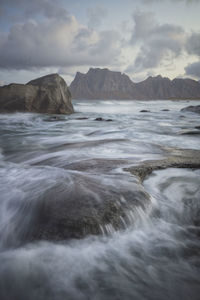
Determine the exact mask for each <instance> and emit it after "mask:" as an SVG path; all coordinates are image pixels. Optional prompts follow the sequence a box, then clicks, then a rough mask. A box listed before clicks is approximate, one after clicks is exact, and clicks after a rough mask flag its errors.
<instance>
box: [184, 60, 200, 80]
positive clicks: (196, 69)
mask: <svg viewBox="0 0 200 300" xmlns="http://www.w3.org/2000/svg"><path fill="white" fill-rule="evenodd" d="M185 74H186V75H190V76H194V77H196V78H200V61H197V62H194V63H192V64H189V65H188V66H187V67H185Z"/></svg>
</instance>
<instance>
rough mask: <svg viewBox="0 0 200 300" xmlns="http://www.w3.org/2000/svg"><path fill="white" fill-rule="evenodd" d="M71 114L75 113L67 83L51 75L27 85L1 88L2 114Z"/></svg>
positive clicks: (0, 108)
mask: <svg viewBox="0 0 200 300" xmlns="http://www.w3.org/2000/svg"><path fill="white" fill-rule="evenodd" d="M17 111H19V112H37V113H48V114H70V113H73V112H74V109H73V106H72V103H71V94H70V91H69V89H68V87H67V84H66V82H65V81H64V79H63V78H62V77H60V76H59V75H58V74H50V75H47V76H43V77H40V78H37V79H35V80H32V81H30V82H28V83H27V84H14V83H13V84H9V85H6V86H3V87H0V112H17Z"/></svg>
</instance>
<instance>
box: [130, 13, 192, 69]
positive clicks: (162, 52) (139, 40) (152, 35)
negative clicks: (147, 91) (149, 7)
mask: <svg viewBox="0 0 200 300" xmlns="http://www.w3.org/2000/svg"><path fill="white" fill-rule="evenodd" d="M133 19H134V23H135V26H134V29H133V32H132V36H131V40H130V44H131V45H132V46H137V45H138V46H139V53H138V55H137V57H136V59H135V61H134V63H133V64H132V65H131V66H129V67H128V68H127V71H131V70H135V71H137V72H140V71H142V70H146V69H151V68H156V67H158V66H160V65H161V64H162V63H163V61H165V60H167V59H170V60H171V59H173V58H175V57H178V56H179V55H180V54H181V52H182V49H183V46H184V44H185V39H186V34H185V32H184V30H183V28H182V27H180V26H176V25H171V24H162V25H161V24H159V23H157V21H156V19H155V15H154V14H153V13H146V12H145V13H141V12H137V13H135V14H134V16H133Z"/></svg>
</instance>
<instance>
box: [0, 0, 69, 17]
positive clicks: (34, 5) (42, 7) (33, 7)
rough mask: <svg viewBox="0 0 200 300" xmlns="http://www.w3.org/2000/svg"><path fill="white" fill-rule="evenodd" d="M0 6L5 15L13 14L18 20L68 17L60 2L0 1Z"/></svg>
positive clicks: (41, 0)
mask: <svg viewBox="0 0 200 300" xmlns="http://www.w3.org/2000/svg"><path fill="white" fill-rule="evenodd" d="M0 6H1V7H2V8H3V9H4V11H5V12H6V11H7V14H12V13H13V12H14V13H15V14H18V17H19V18H22V17H23V16H24V17H25V18H27V17H32V16H35V15H41V16H43V17H46V18H65V17H66V15H68V13H67V10H66V9H65V8H64V7H63V6H62V5H61V1H60V0H34V1H31V0H9V1H8V0H0ZM10 8H12V9H10ZM10 11H11V12H10ZM15 19H16V18H15Z"/></svg>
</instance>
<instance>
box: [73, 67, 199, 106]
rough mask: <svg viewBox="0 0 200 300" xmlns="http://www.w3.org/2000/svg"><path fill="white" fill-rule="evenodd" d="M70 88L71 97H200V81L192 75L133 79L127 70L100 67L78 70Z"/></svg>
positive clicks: (146, 98)
mask: <svg viewBox="0 0 200 300" xmlns="http://www.w3.org/2000/svg"><path fill="white" fill-rule="evenodd" d="M70 91H71V93H72V98H74V99H121V100H125V99H139V100H143V99H144V100H156V99H200V83H199V82H198V81H195V80H192V79H174V80H170V79H169V78H165V77H162V76H160V75H159V76H156V77H151V76H150V77H148V78H147V79H146V80H144V81H142V82H139V83H134V82H132V81H131V79H130V78H129V77H128V76H127V75H126V74H122V73H120V72H112V71H110V70H108V69H99V68H97V69H89V71H88V72H87V73H86V74H82V73H79V72H78V73H77V74H76V77H75V79H74V80H73V82H72V83H71V85H70Z"/></svg>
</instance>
